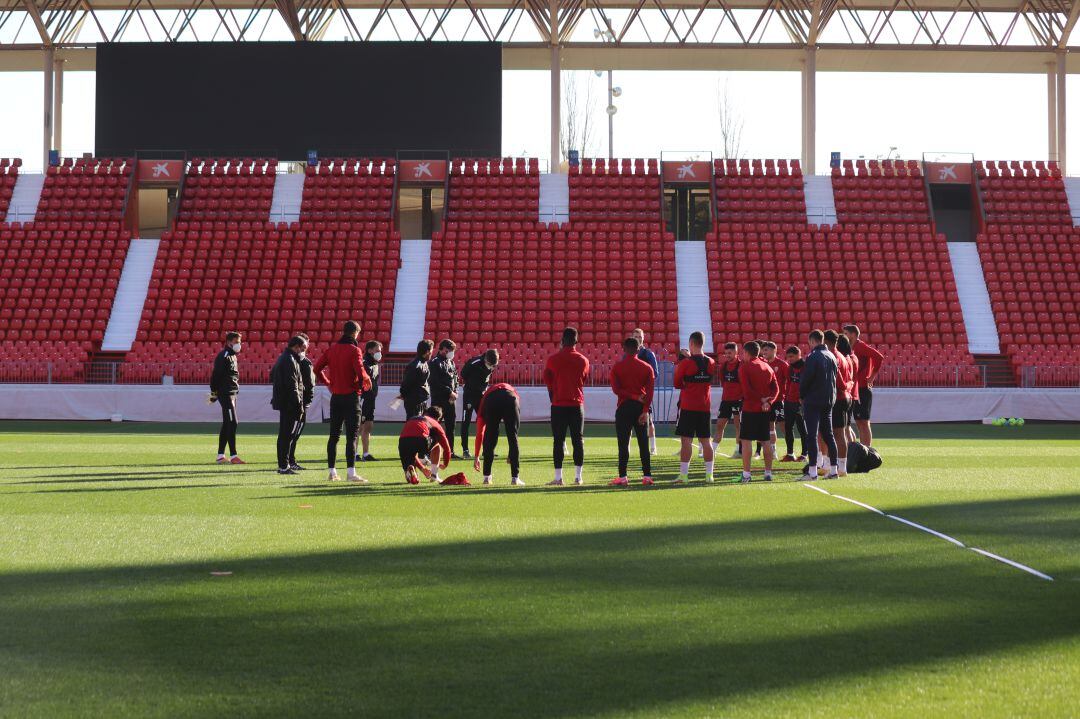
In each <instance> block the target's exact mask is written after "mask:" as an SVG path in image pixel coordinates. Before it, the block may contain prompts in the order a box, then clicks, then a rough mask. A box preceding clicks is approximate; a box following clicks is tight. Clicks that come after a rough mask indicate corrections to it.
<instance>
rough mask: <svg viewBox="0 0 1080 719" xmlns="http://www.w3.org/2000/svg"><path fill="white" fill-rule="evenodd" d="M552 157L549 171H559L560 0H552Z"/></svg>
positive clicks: (560, 155) (560, 103) (560, 109)
mask: <svg viewBox="0 0 1080 719" xmlns="http://www.w3.org/2000/svg"><path fill="white" fill-rule="evenodd" d="M548 7H549V8H550V12H551V148H550V152H551V156H550V157H551V159H550V161H549V163H550V164H549V167H548V171H549V172H558V171H559V165H560V164H561V159H562V151H561V150H560V144H561V143H560V142H559V136H560V135H561V134H562V132H561V125H562V76H561V73H562V63H561V61H560V58H559V1H558V0H551V2H550V4H549V6H548Z"/></svg>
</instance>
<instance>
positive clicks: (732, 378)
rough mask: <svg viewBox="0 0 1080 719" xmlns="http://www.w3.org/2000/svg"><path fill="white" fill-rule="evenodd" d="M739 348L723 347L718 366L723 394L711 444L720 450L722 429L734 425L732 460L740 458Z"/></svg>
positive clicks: (740, 389)
mask: <svg viewBox="0 0 1080 719" xmlns="http://www.w3.org/2000/svg"><path fill="white" fill-rule="evenodd" d="M740 364H741V361H740V360H739V346H738V345H737V344H735V343H734V342H728V343H727V344H725V345H724V361H723V362H722V363H721V364H720V368H719V373H720V385H721V387H722V388H723V392H722V393H721V395H720V411H719V412H718V413H717V415H716V439H715V440H714V441H713V443H712V448H713V449H714V450H716V449H719V448H720V442H722V441H723V439H724V429H725V428H726V427H727V425H728V422H732V423H733V424H734V425H735V453H734V454H732V455H731V458H732V459H738V458H739V457H741V456H742V455H741V453H740V452H741V449H740V444H739V414H740V413H741V412H742V406H743V401H742V399H743V396H742V385H740V384H739V365H740Z"/></svg>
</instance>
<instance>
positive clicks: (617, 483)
mask: <svg viewBox="0 0 1080 719" xmlns="http://www.w3.org/2000/svg"><path fill="white" fill-rule="evenodd" d="M608 486H609V487H628V486H630V482H629V481H628V480H627V479H626V477H616V478H615V479H613V480H611V481H610V482H608Z"/></svg>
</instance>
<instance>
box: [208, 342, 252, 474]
mask: <svg viewBox="0 0 1080 719" xmlns="http://www.w3.org/2000/svg"><path fill="white" fill-rule="evenodd" d="M239 353H240V333H239V332H226V333H225V346H224V347H222V349H221V351H220V352H218V353H217V356H216V357H214V368H213V370H211V372H210V402H211V403H213V402H217V403H218V405H219V406H220V407H221V430H220V431H219V432H218V450H217V461H218V464H224V463H225V462H226V461H228V462H230V463H231V464H243V463H244V461H243V460H242V459H240V457H238V456H237V455H236V427H237V420H236V395H237V394H238V393H239V392H240V369H239V367H238V366H237V364H236V355H238V354H239ZM226 445H228V447H229V453H230V454H231V455H232V459H231V460H226V459H225V447H226Z"/></svg>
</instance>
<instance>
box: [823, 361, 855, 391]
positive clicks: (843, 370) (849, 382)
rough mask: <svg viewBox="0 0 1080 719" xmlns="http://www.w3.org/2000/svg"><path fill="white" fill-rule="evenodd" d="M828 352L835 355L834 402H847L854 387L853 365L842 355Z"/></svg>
mask: <svg viewBox="0 0 1080 719" xmlns="http://www.w3.org/2000/svg"><path fill="white" fill-rule="evenodd" d="M829 351H830V352H832V353H833V354H834V355H836V401H837V402H839V401H840V400H845V399H846V400H849V399H851V390H852V388H853V387H854V385H855V365H853V364H852V363H851V358H850V357H847V356H845V355H844V353H842V352H835V351H833V350H829Z"/></svg>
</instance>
